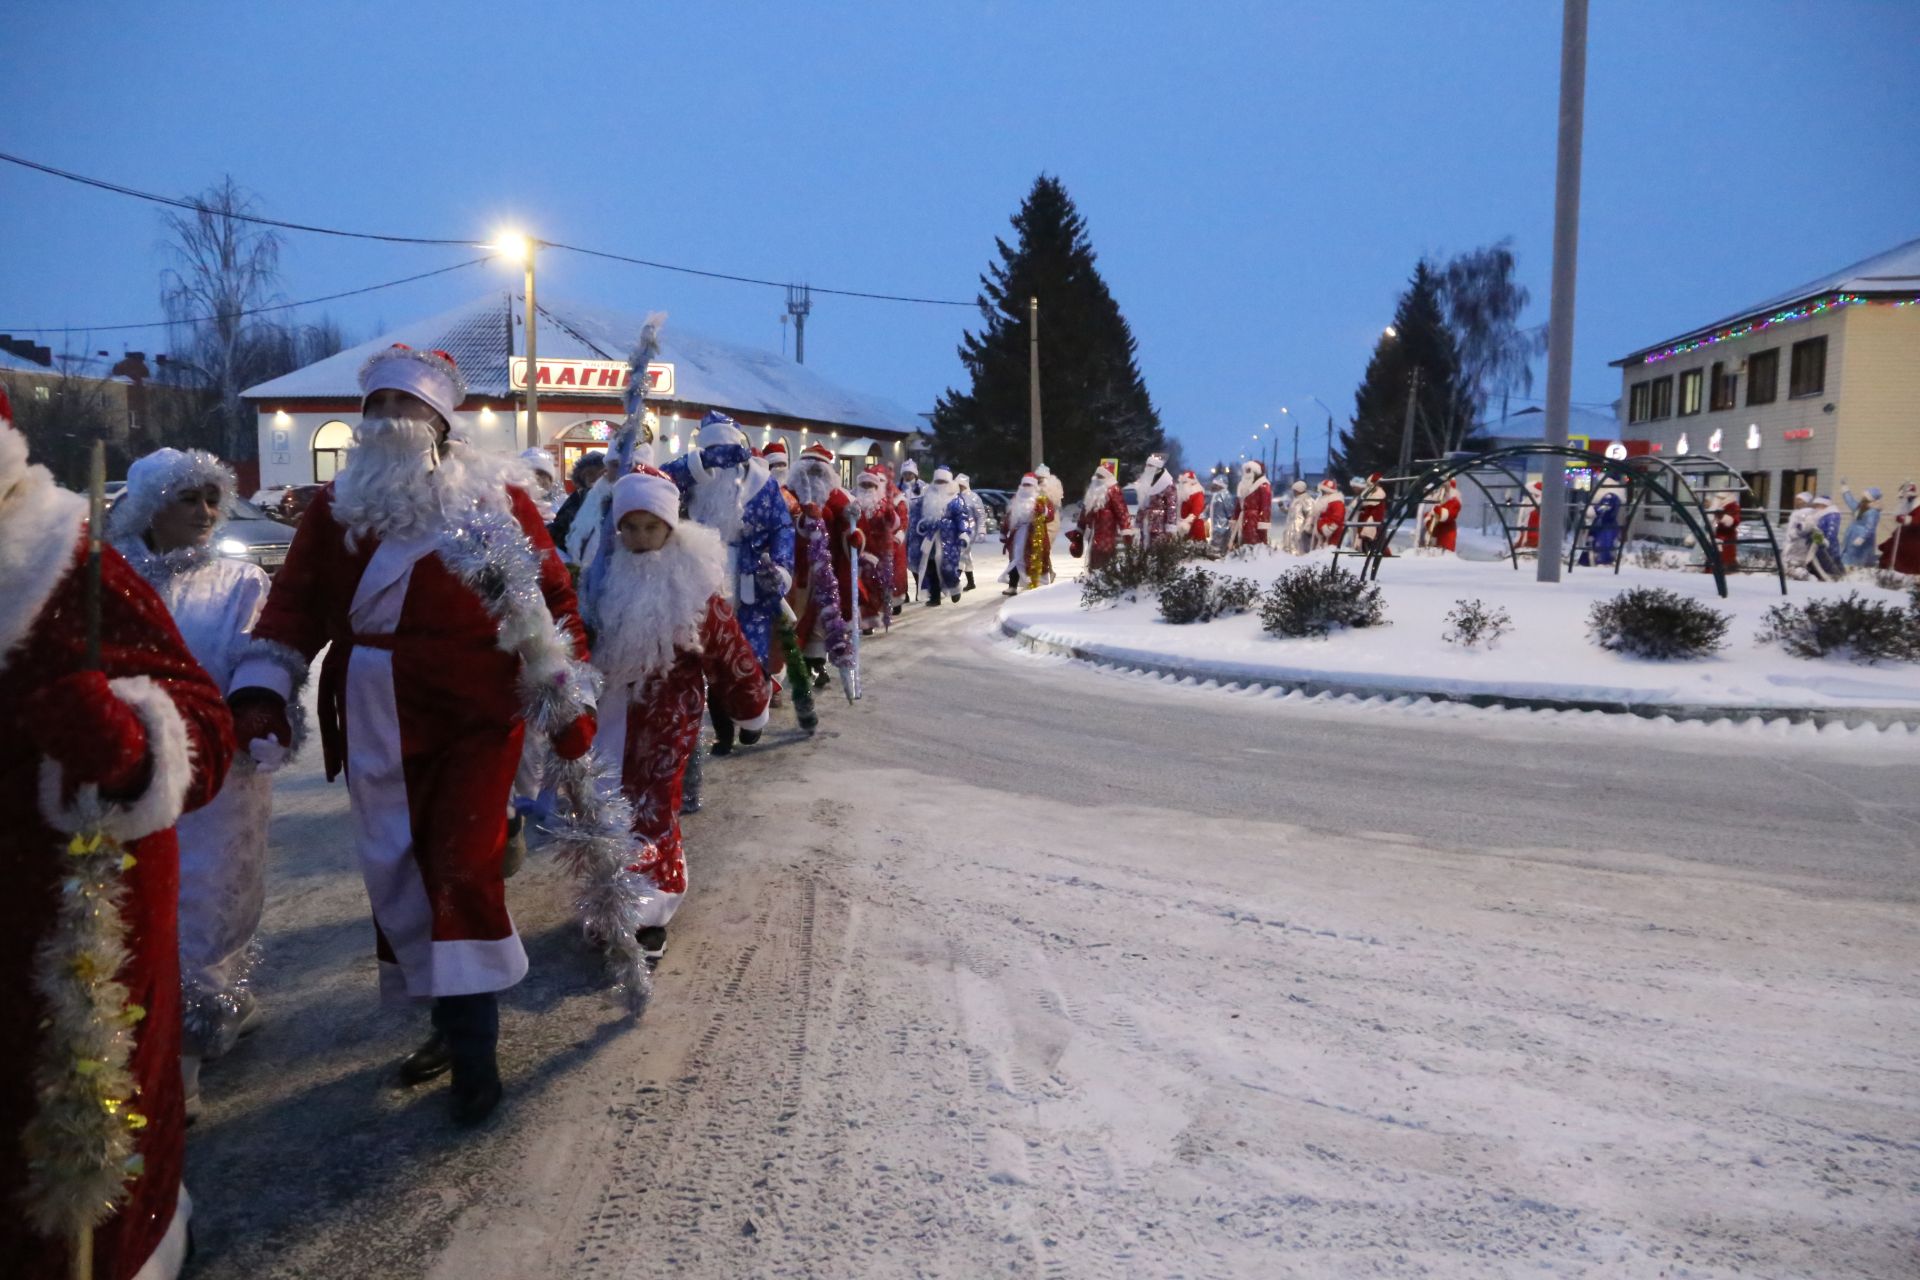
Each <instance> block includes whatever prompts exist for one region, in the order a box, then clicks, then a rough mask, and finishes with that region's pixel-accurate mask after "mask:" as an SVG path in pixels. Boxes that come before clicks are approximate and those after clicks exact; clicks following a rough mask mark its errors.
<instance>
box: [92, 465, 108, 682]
mask: <svg viewBox="0 0 1920 1280" xmlns="http://www.w3.org/2000/svg"><path fill="white" fill-rule="evenodd" d="M92 454H93V456H92V466H91V472H92V474H91V477H90V478H89V481H88V486H87V487H88V515H87V670H89V671H98V670H99V669H100V556H101V547H102V545H103V541H102V537H101V530H102V529H103V528H104V527H105V526H106V523H107V442H106V441H104V440H95V441H94V442H93V451H92Z"/></svg>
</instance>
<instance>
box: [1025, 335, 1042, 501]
mask: <svg viewBox="0 0 1920 1280" xmlns="http://www.w3.org/2000/svg"><path fill="white" fill-rule="evenodd" d="M1027 412H1028V431H1029V434H1030V436H1031V438H1030V439H1029V440H1028V442H1027V445H1028V452H1029V453H1031V454H1032V455H1033V457H1032V460H1031V461H1030V462H1029V463H1028V464H1027V465H1028V466H1030V467H1032V468H1033V469H1034V470H1035V471H1038V470H1039V469H1040V464H1041V463H1042V462H1044V461H1045V459H1044V458H1043V457H1041V454H1040V299H1038V298H1028V299H1027Z"/></svg>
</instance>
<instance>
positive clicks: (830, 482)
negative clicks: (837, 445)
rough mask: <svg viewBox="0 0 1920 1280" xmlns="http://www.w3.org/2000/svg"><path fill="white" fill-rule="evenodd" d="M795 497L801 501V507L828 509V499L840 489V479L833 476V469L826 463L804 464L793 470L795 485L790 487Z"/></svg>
mask: <svg viewBox="0 0 1920 1280" xmlns="http://www.w3.org/2000/svg"><path fill="white" fill-rule="evenodd" d="M788 487H789V488H791V489H792V490H793V496H794V497H796V498H798V499H800V502H801V505H803V506H808V507H818V508H820V509H821V510H822V511H825V510H826V509H827V499H829V498H831V497H832V496H833V491H834V490H835V489H838V488H839V487H840V477H838V476H836V475H834V474H833V468H832V467H830V466H828V465H827V464H826V463H824V462H802V463H801V464H800V465H799V466H797V467H795V468H794V469H793V483H792V484H791V485H789V486H788Z"/></svg>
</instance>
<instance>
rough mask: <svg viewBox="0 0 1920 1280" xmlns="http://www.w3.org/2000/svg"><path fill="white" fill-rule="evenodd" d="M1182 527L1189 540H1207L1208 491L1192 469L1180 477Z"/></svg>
mask: <svg viewBox="0 0 1920 1280" xmlns="http://www.w3.org/2000/svg"><path fill="white" fill-rule="evenodd" d="M1269 496H1271V495H1269ZM1180 528H1181V529H1182V531H1184V532H1185V534H1186V538H1187V541H1188V542H1205V541H1206V540H1207V491H1206V490H1205V489H1202V488H1201V487H1200V482H1199V481H1198V480H1197V479H1195V478H1194V474H1193V472H1191V471H1188V472H1185V473H1184V474H1182V475H1181V477H1180Z"/></svg>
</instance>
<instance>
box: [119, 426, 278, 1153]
mask: <svg viewBox="0 0 1920 1280" xmlns="http://www.w3.org/2000/svg"><path fill="white" fill-rule="evenodd" d="M233 484H234V481H233V472H232V471H230V470H228V469H227V467H226V466H225V464H223V463H222V462H221V461H220V460H219V459H218V458H216V457H214V456H213V455H212V454H210V453H204V452H202V451H200V450H198V449H194V450H190V451H187V452H184V453H183V452H181V451H180V450H178V449H159V450H156V451H155V452H153V453H150V454H147V455H146V456H145V457H143V458H140V459H138V460H137V461H135V462H134V464H133V466H132V467H131V468H130V469H129V470H128V471H127V488H126V492H125V493H124V494H122V495H121V497H120V500H119V501H118V502H117V503H115V504H114V508H113V514H112V515H111V517H109V519H108V521H107V535H108V537H109V538H110V539H111V540H112V542H113V545H114V549H115V550H117V551H119V552H120V554H121V555H122V556H124V557H125V558H126V561H127V563H128V564H129V565H131V566H132V568H133V570H134V572H136V573H138V574H139V575H140V576H141V577H142V578H145V579H146V580H147V582H148V584H149V585H151V586H152V587H153V589H154V591H155V593H156V594H158V595H159V597H160V599H161V600H162V601H163V602H164V603H165V604H166V606H167V611H168V612H169V613H171V614H172V615H173V622H174V625H175V626H177V627H178V628H179V629H180V635H181V638H182V639H184V640H185V641H186V642H187V648H188V650H189V651H190V652H191V653H192V654H193V657H194V660H195V661H196V662H198V663H199V664H200V665H201V666H202V667H204V668H205V669H206V672H207V674H208V675H210V676H212V677H213V680H214V683H215V684H217V685H219V686H220V692H221V693H222V694H225V693H228V692H230V687H229V686H230V683H231V680H232V678H233V669H234V663H235V661H236V660H237V659H238V657H239V654H240V651H241V648H242V647H243V646H244V645H245V643H246V640H247V633H248V632H250V631H251V630H252V629H253V624H254V620H255V619H257V618H258V617H259V616H260V606H261V605H262V604H264V603H265V602H266V599H267V588H268V586H269V583H268V579H267V575H266V574H265V573H263V572H261V570H260V569H259V568H258V567H256V566H255V565H252V564H249V563H248V562H247V561H245V560H236V559H232V558H230V557H227V556H223V555H221V554H219V553H218V552H217V551H215V550H214V544H215V540H216V539H217V538H218V536H219V532H220V526H221V524H222V523H224V521H225V519H226V514H225V512H226V504H227V501H228V499H230V498H231V497H232V496H233ZM236 745H237V747H238V750H237V751H236V752H235V753H234V762H233V768H232V769H231V770H229V771H228V773H227V780H226V782H225V784H224V785H223V786H222V787H221V788H220V793H219V794H218V795H216V796H215V797H214V798H213V801H212V802H211V803H210V804H208V805H207V806H206V807H205V808H203V809H197V810H195V811H194V812H192V813H189V814H186V815H185V816H183V817H182V818H181V819H180V822H179V825H178V826H177V827H176V829H175V830H176V833H177V835H178V837H179V841H180V1018H181V1037H180V1076H181V1081H182V1083H183V1085H184V1086H185V1091H186V1105H187V1113H188V1114H189V1115H192V1114H193V1113H194V1112H195V1111H196V1110H197V1108H198V1105H199V1097H200V1063H201V1060H202V1059H205V1058H218V1057H220V1056H221V1055H222V1054H224V1053H226V1052H227V1050H229V1049H231V1048H232V1047H233V1043H234V1041H235V1040H237V1039H238V1038H239V1036H240V1033H241V1032H242V1031H243V1030H244V1029H245V1028H247V1027H248V1026H249V1025H250V1024H251V1022H252V1021H253V1019H254V1017H255V1016H256V1013H257V1011H258V1003H257V1000H256V998H255V995H254V992H253V991H252V989H251V983H250V982H249V977H250V973H251V969H252V964H253V958H252V944H253V938H254V934H255V933H257V932H258V931H259V928H260V912H261V910H262V908H263V907H264V906H265V905H266V863H267V822H268V820H269V819H270V818H271V817H272V816H273V794H272V789H271V785H270V783H269V781H268V775H269V774H270V773H271V772H272V771H273V770H274V769H275V768H277V767H278V766H279V763H280V761H281V760H282V759H284V757H285V752H284V751H283V750H282V749H281V747H280V746H279V745H278V744H277V743H274V742H272V741H262V742H258V743H254V744H248V743H244V742H242V743H238V744H236Z"/></svg>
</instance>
